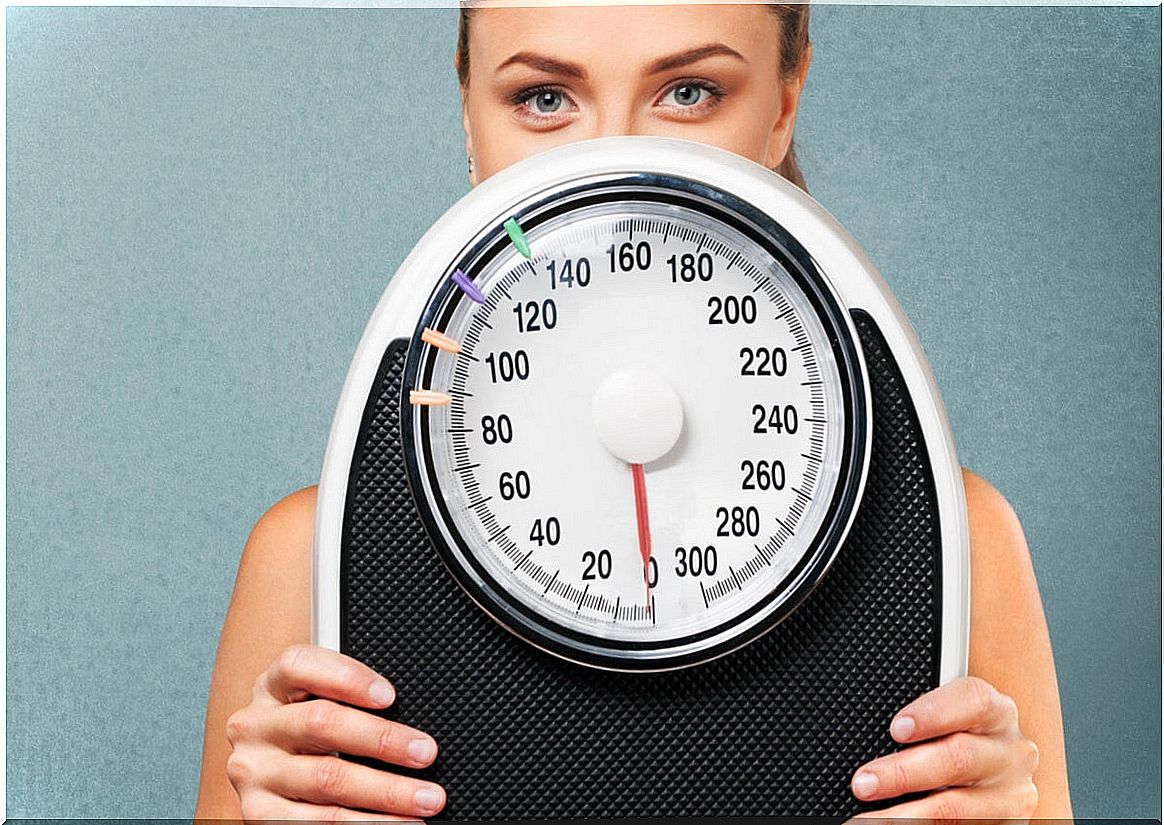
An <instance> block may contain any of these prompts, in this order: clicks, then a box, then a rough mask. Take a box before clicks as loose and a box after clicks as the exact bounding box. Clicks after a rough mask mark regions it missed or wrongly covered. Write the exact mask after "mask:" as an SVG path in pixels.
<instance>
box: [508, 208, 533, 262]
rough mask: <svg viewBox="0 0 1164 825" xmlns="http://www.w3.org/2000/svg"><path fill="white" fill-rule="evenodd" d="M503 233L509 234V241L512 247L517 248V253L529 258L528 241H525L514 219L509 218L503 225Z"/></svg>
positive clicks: (523, 234)
mask: <svg viewBox="0 0 1164 825" xmlns="http://www.w3.org/2000/svg"><path fill="white" fill-rule="evenodd" d="M504 226H505V231H506V232H507V233H508V234H509V239H510V240H511V241H513V245H514V246H516V247H517V251H518V252H520V253H521V254H522V255H525V256H526V257H527V258H528V257H529V241H527V240H526V239H525V233H524V232H522V231H521V227H520V226H518V224H517V219H516V218H510V219H509V220H507V221H506V222H505V224H504Z"/></svg>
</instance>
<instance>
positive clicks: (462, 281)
mask: <svg viewBox="0 0 1164 825" xmlns="http://www.w3.org/2000/svg"><path fill="white" fill-rule="evenodd" d="M453 283H454V284H456V285H457V286H459V287H460V288H461V291H462V292H464V293H465V294H466V295H468V296H469V297H470V298H472V299H473V300H474V301H476V302H477V303H479V304H483V303H485V296H484V295H483V294H482V293H481V290H479V289H477V285H476V284H474V283H473V282H472V281H470V280H469V279H468V278H467V277H466V276H465V273H464V272H462V271H461V270H459V269H458V270H457V271H456V272H454V273H453Z"/></svg>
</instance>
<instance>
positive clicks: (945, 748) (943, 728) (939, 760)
mask: <svg viewBox="0 0 1164 825" xmlns="http://www.w3.org/2000/svg"><path fill="white" fill-rule="evenodd" d="M889 732H890V735H891V736H893V738H894V739H896V740H897V741H898V742H905V743H915V742H916V743H917V744H911V747H908V748H904V749H903V750H901V751H899V752H897V753H894V754H890V755H889V756H883V757H880V758H878V759H874V760H873V761H872V762H869V763H867V764H865V765H863V766H861V768H859V769H858V770H857V772H856V774H855V775H854V776H853V781H852V789H853V793H854V795H856V796H857V798H858V799H861V800H862V801H865V802H872V801H875V800H879V799H891V798H893V797H896V796H900V795H901V794H905V793H911V792H917V791H930V793H929V794H928V795H927V796H926V797H924V798H922V799H917V800H914V801H911V802H904V803H901V804H898V805H894V806H892V807H889V808H885V809H883V810H879V811H873V812H870V813H865V814H861V816H862V817H910V818H919V819H929V818H941V819H1016V818H1017V819H1027V818H1029V817H1030V816H1031V815H1032V814H1033V813H1034V811H1035V806H1036V804H1037V803H1038V798H1039V793H1038V790H1037V788H1036V787H1035V784H1034V781H1033V780H1032V777H1033V775H1034V772H1035V768H1036V767H1037V766H1038V763H1039V749H1038V748H1037V747H1036V746H1035V743H1034V742H1032V741H1031V740H1030V739H1028V738H1027V737H1025V736H1024V735H1023V734H1022V732H1021V731H1020V730H1019V726H1018V711H1017V709H1016V707H1015V703H1014V700H1012V699H1011V698H1010V697H1009V696H1006V695H1004V694H1002V693H1000V692H999V691H998V690H997V689H995V687H994V686H993V685H991V684H990V683H989V682H986V681H984V680H983V679H979V678H977V677H974V676H971V677H963V678H960V679H955V680H953V681H951V682H947V683H946V684H944V685H942V686H941V687H939V688H936V689H934V690H931V691H930V692H929V693H926V694H924V695H922V696H920V697H919V698H917V699H915V700H914V701H913V702H911V703H909V704H908V705H906V706H905V707H904V708H902V709H901V710H900V711H899V712H898V713H897V715H896V716H895V717H894V719H893V722H892V724H891V725H890V727H889Z"/></svg>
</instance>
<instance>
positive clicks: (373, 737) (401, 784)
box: [226, 644, 445, 822]
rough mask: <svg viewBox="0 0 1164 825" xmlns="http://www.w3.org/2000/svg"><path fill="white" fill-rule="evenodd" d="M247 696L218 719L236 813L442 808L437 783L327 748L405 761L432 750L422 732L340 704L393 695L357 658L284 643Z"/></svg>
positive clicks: (332, 817)
mask: <svg viewBox="0 0 1164 825" xmlns="http://www.w3.org/2000/svg"><path fill="white" fill-rule="evenodd" d="M252 695H253V699H252V700H251V703H250V704H249V705H247V706H246V707H244V708H241V709H240V710H237V711H235V712H234V713H233V714H232V715H231V716H230V718H229V719H228V720H227V723H226V736H227V739H229V740H230V744H231V748H232V752H231V754H230V756H229V757H228V758H227V763H226V768H227V774H228V775H229V777H230V781H231V784H233V785H234V787H235V790H236V791H237V792H238V796H239V800H240V801H241V803H242V813H243V818H244V819H304V820H316V821H329V822H330V821H337V820H396V819H412V820H416V819H418V818H419V817H421V816H430V815H432V814H435V813H436V812H437V811H439V810H440V809H441V808H442V807H444V804H445V792H444V789H443V788H441V786H440V785H437V784H434V783H432V782H425V781H422V780H420V779H413V778H411V777H405V776H398V775H396V774H392V773H388V772H387V771H383V770H377V769H375V768H370V767H367V766H364V765H359V764H356V763H353V762H348V761H346V760H343V759H340V758H339V757H337V756H333V755H331V754H332V752H335V751H338V752H342V753H346V754H352V755H357V756H370V757H374V758H376V759H379V760H382V761H384V762H389V763H392V764H395V765H406V766H408V767H413V768H418V767H424V766H425V765H429V764H431V763H432V761H433V759H435V758H436V753H437V745H436V742H435V741H433V739H432V737H430V736H428V735H427V734H424V733H421V732H420V731H418V730H416V729H414V728H410V727H408V726H406V725H401V724H399V723H396V722H390V721H387V720H385V719H381V718H380V717H378V716H375V715H374V714H371V713H368V712H366V711H363V710H360V709H359V708H355V707H348V706H346V705H344V704H340V703H341V702H348V703H351V704H353V705H362V706H364V707H374V708H384V707H387V706H388V705H390V704H392V702H393V701H394V700H395V698H396V692H395V690H394V689H393V687H392V685H391V684H390V683H389V682H388V681H387V680H385V679H383V678H382V677H381V676H380V675H379V674H377V673H376V672H375V671H374V670H372V669H371V668H369V667H367V666H366V665H364V664H362V663H361V662H358V661H356V660H355V659H352V658H351V657H349V656H344V655H343V654H341V653H337V652H335V651H333V650H329V649H327V648H324V647H319V646H316V645H305V644H296V645H291V646H289V647H287V648H286V649H284V650H283V651H282V653H280V655H279V656H278V657H277V658H276V659H275V661H274V662H273V663H272V664H271V666H270V667H269V668H267V670H266V671H265V672H264V673H263V674H261V675H260V676H259V677H258V679H256V680H255V684H254V690H253V694H252ZM364 811H375V812H380V813H381V814H383V815H377V814H370V813H365V812H364Z"/></svg>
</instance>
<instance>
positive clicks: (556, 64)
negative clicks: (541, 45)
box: [496, 52, 586, 80]
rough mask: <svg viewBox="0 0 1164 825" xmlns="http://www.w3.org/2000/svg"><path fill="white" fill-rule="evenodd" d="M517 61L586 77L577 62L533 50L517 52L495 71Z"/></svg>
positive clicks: (512, 64)
mask: <svg viewBox="0 0 1164 825" xmlns="http://www.w3.org/2000/svg"><path fill="white" fill-rule="evenodd" d="M518 63H524V64H525V65H527V66H530V67H532V68H534V69H538V70H540V71H543V72H546V73H548V74H560V75H565V76H566V77H574V78H577V79H578V80H585V79H586V70H585V69H583V68H582V67H581V66H579V65H578V64H577V63H567V62H566V61H564V60H558V59H557V58H555V57H547V56H546V55H542V54H536V53H535V52H518V53H517V54H515V55H513V56H512V57H510V58H509V59H508V60H506V61H505V62H504V63H502V64H501V65H500V66H498V67H497V69H496V71H501V70H502V69H504V68H505V67H506V66H515V65H517V64H518Z"/></svg>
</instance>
